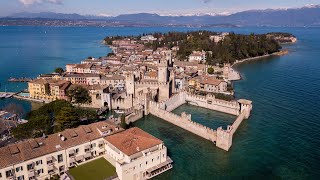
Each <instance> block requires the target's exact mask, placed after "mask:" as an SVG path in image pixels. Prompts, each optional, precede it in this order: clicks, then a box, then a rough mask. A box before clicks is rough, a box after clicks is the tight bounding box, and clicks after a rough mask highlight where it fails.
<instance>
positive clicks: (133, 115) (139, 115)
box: [126, 109, 143, 124]
mask: <svg viewBox="0 0 320 180" xmlns="http://www.w3.org/2000/svg"><path fill="white" fill-rule="evenodd" d="M142 117H143V109H139V110H138V109H135V110H134V111H133V112H132V113H131V114H129V115H128V116H126V123H127V124H129V123H130V122H135V121H137V120H139V119H141V118H142Z"/></svg>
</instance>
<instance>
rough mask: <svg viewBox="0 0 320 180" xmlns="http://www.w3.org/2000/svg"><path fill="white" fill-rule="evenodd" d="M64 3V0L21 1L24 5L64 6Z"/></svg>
mask: <svg viewBox="0 0 320 180" xmlns="http://www.w3.org/2000/svg"><path fill="white" fill-rule="evenodd" d="M62 1H63V0H19V2H20V3H22V4H24V5H33V4H43V3H50V4H62Z"/></svg>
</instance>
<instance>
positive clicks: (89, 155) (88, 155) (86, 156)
mask: <svg viewBox="0 0 320 180" xmlns="http://www.w3.org/2000/svg"><path fill="white" fill-rule="evenodd" d="M91 156H92V155H91V153H86V154H85V155H84V158H91Z"/></svg>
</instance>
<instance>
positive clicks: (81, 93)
mask: <svg viewBox="0 0 320 180" xmlns="http://www.w3.org/2000/svg"><path fill="white" fill-rule="evenodd" d="M67 96H68V97H69V98H71V100H72V102H73V103H76V104H86V103H91V96H90V95H89V91H88V90H87V89H86V88H84V87H82V86H79V85H75V86H72V87H70V89H69V90H68V91H67Z"/></svg>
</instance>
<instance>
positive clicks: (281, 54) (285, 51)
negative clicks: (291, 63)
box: [231, 49, 289, 67]
mask: <svg viewBox="0 0 320 180" xmlns="http://www.w3.org/2000/svg"><path fill="white" fill-rule="evenodd" d="M288 53H289V50H287V49H285V50H281V51H279V52H275V53H272V54H266V55H262V56H257V57H251V58H246V59H241V60H237V61H236V62H234V63H233V64H232V65H231V67H234V66H235V65H238V64H241V63H244V62H249V61H252V60H259V59H262V58H266V57H271V56H283V55H286V54H288Z"/></svg>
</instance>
